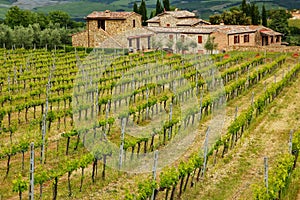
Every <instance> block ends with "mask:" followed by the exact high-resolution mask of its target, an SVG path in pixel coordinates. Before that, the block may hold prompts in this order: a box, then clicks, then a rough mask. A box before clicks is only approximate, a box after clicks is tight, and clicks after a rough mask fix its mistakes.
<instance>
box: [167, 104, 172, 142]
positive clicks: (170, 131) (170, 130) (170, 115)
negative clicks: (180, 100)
mask: <svg viewBox="0 0 300 200" xmlns="http://www.w3.org/2000/svg"><path fill="white" fill-rule="evenodd" d="M172 114H173V105H172V103H170V114H169V123H172ZM171 135H172V126H170V127H169V134H168V138H169V140H170V138H171Z"/></svg>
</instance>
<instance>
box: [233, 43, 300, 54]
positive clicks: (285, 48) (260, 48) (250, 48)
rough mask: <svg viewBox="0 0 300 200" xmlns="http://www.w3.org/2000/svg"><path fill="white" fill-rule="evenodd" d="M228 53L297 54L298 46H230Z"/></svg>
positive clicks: (299, 49) (299, 48)
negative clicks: (233, 51) (234, 51)
mask: <svg viewBox="0 0 300 200" xmlns="http://www.w3.org/2000/svg"><path fill="white" fill-rule="evenodd" d="M228 50H229V51H232V50H237V51H257V52H282V53H287V52H290V53H299V52H300V47H299V46H284V45H277V46H243V47H242V46H232V47H229V48H228Z"/></svg>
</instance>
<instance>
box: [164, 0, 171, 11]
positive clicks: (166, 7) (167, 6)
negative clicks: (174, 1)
mask: <svg viewBox="0 0 300 200" xmlns="http://www.w3.org/2000/svg"><path fill="white" fill-rule="evenodd" d="M163 4H164V8H165V10H166V11H170V1H169V0H163Z"/></svg>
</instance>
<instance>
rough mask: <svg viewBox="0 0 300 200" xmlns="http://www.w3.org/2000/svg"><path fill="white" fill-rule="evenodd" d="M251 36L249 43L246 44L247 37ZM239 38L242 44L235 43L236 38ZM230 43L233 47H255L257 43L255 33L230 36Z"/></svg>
mask: <svg viewBox="0 0 300 200" xmlns="http://www.w3.org/2000/svg"><path fill="white" fill-rule="evenodd" d="M246 35H249V42H244V39H245V36H246ZM235 36H239V38H240V42H239V43H236V44H235V43H234V37H235ZM228 43H229V46H233V45H238V46H255V45H256V41H255V33H243V34H233V35H228Z"/></svg>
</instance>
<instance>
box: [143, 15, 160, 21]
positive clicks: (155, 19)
mask: <svg viewBox="0 0 300 200" xmlns="http://www.w3.org/2000/svg"><path fill="white" fill-rule="evenodd" d="M146 22H148V23H149V22H150V23H159V22H160V19H159V17H158V16H155V17H152V18H151V19H148V20H147V21H146Z"/></svg>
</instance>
